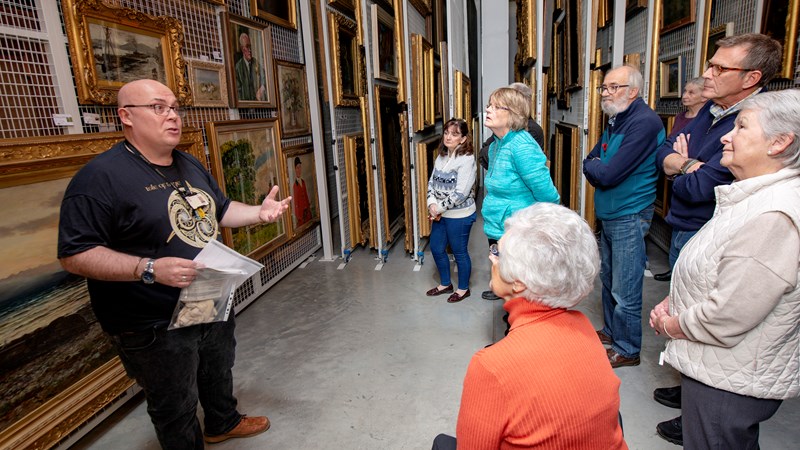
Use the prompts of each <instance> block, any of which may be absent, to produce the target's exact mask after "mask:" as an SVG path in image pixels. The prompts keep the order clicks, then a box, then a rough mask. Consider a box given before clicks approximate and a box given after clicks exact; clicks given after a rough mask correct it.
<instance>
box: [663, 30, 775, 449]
mask: <svg viewBox="0 0 800 450" xmlns="http://www.w3.org/2000/svg"><path fill="white" fill-rule="evenodd" d="M782 59H783V51H782V48H781V44H780V43H779V42H778V41H776V40H774V39H772V38H770V37H768V36H765V35H763V34H755V33H753V34H743V35H738V36H729V37H726V38H723V39H720V40H719V41H717V51H716V52H715V53H714V56H712V57H711V59H710V60H709V61H708V62H707V63H706V66H705V71H704V72H703V74H702V76H703V79H704V85H703V94H702V95H703V97H705V98H707V99H708V100H710V101H709V102H707V103H706V105H705V106H704V107H703V108H702V109H701V110H700V111H699V112H698V113H697V117H695V118H694V120H692V122H690V123H689V124H688V125H687V126H686V128H684V129H683V131H682V133H680V134H678V135H677V136H674V137H671V138H668V139H667V141H666V142H665V143H664V145H662V146H661V148H659V150H658V155H657V157H656V164H657V165H658V166H659V168H660V169H661V170H663V171H664V174H666V175H667V176H669V177H673V178H674V179H673V182H672V198H671V200H670V205H669V213H668V214H667V217H666V221H667V223H668V224H670V226H672V239H671V242H670V251H669V265H670V270H671V269H672V266H674V265H675V261H676V260H677V259H678V254H679V253H680V251H681V249H682V248H683V246H684V245H686V243H687V242H688V241H689V239H691V238H692V236H694V235H695V233H697V231H698V230H700V228H702V226H703V225H705V223H706V222H707V221H708V220H709V219H710V218H711V216H712V215H713V213H714V208H715V206H716V200H715V196H714V188H715V187H716V186H719V185H726V184H730V183H731V182H732V181H733V175H731V173H730V171H728V169H727V168H725V167H722V165H720V159H721V158H722V143H721V142H720V138H721V137H722V136H724V135H725V134H727V133H728V132H729V131H730V130H731V129H733V125H734V121H735V120H736V116H737V115H738V112H739V105H740V103H741V102H742V101H743V100H745V99H746V98H749V97H751V96H753V95H756V94H758V93H759V92H761V91H763V90H764V87H765V86H766V85H767V83H769V82H770V80H772V78H773V77H775V75H776V74H777V73H778V71H779V70H780V68H781V61H782ZM653 397H654V398H655V400H656V401H657V402H659V403H661V404H663V405H665V406H669V407H673V408H680V405H681V389H680V386H675V387H668V388H659V389H656V390H655V391H654V392H653ZM682 429H683V428H682V422H681V417H680V416H679V417H676V418H674V419H671V420H667V421H665V422H662V423H659V424H658V426H657V427H656V431H657V432H658V434H659V436H661V437H662V438H664V439H666V440H667V441H669V442H672V443H674V444H678V445H681V444H682V443H683V437H682V436H683V433H682Z"/></svg>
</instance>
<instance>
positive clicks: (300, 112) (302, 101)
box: [275, 60, 311, 137]
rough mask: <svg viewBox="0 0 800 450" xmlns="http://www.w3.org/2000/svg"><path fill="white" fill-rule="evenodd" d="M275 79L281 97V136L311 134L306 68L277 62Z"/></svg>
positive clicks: (285, 62)
mask: <svg viewBox="0 0 800 450" xmlns="http://www.w3.org/2000/svg"><path fill="white" fill-rule="evenodd" d="M275 78H277V79H278V97H280V102H279V103H280V108H279V109H280V118H281V120H280V122H281V135H282V136H283V137H292V136H300V135H303V134H310V133H311V116H310V113H309V111H308V88H307V86H306V69H305V66H303V65H302V64H295V63H290V62H287V61H278V60H276V61H275Z"/></svg>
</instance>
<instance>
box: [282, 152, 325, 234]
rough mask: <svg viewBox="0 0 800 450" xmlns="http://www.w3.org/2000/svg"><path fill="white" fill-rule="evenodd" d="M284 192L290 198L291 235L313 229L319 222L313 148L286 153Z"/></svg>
mask: <svg viewBox="0 0 800 450" xmlns="http://www.w3.org/2000/svg"><path fill="white" fill-rule="evenodd" d="M285 164H286V183H287V184H286V192H287V193H288V195H291V196H292V205H291V207H290V208H289V209H290V210H291V217H292V221H291V225H292V235H293V236H297V235H298V234H299V233H302V232H303V231H305V230H307V229H308V228H311V227H313V226H314V225H315V224H317V223H318V222H319V196H318V195H317V170H316V165H315V164H314V148H313V147H306V148H301V149H297V150H292V151H287V152H286V160H285Z"/></svg>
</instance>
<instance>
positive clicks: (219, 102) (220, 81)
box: [189, 60, 228, 107]
mask: <svg viewBox="0 0 800 450" xmlns="http://www.w3.org/2000/svg"><path fill="white" fill-rule="evenodd" d="M189 84H190V85H191V86H192V92H193V93H194V106H207V107H216V106H219V107H227V106H228V85H227V83H226V82H225V66H224V65H222V64H217V63H212V62H208V61H198V60H189Z"/></svg>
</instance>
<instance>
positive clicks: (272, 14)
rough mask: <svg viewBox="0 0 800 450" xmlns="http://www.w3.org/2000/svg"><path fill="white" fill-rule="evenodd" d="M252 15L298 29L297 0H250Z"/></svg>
mask: <svg viewBox="0 0 800 450" xmlns="http://www.w3.org/2000/svg"><path fill="white" fill-rule="evenodd" d="M276 7H277V8H278V9H276ZM250 13H251V14H252V15H254V16H256V17H260V18H262V19H264V20H266V21H268V22H272V23H274V24H277V25H280V26H282V27H286V28H289V29H292V30H296V29H297V4H296V0H250Z"/></svg>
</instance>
